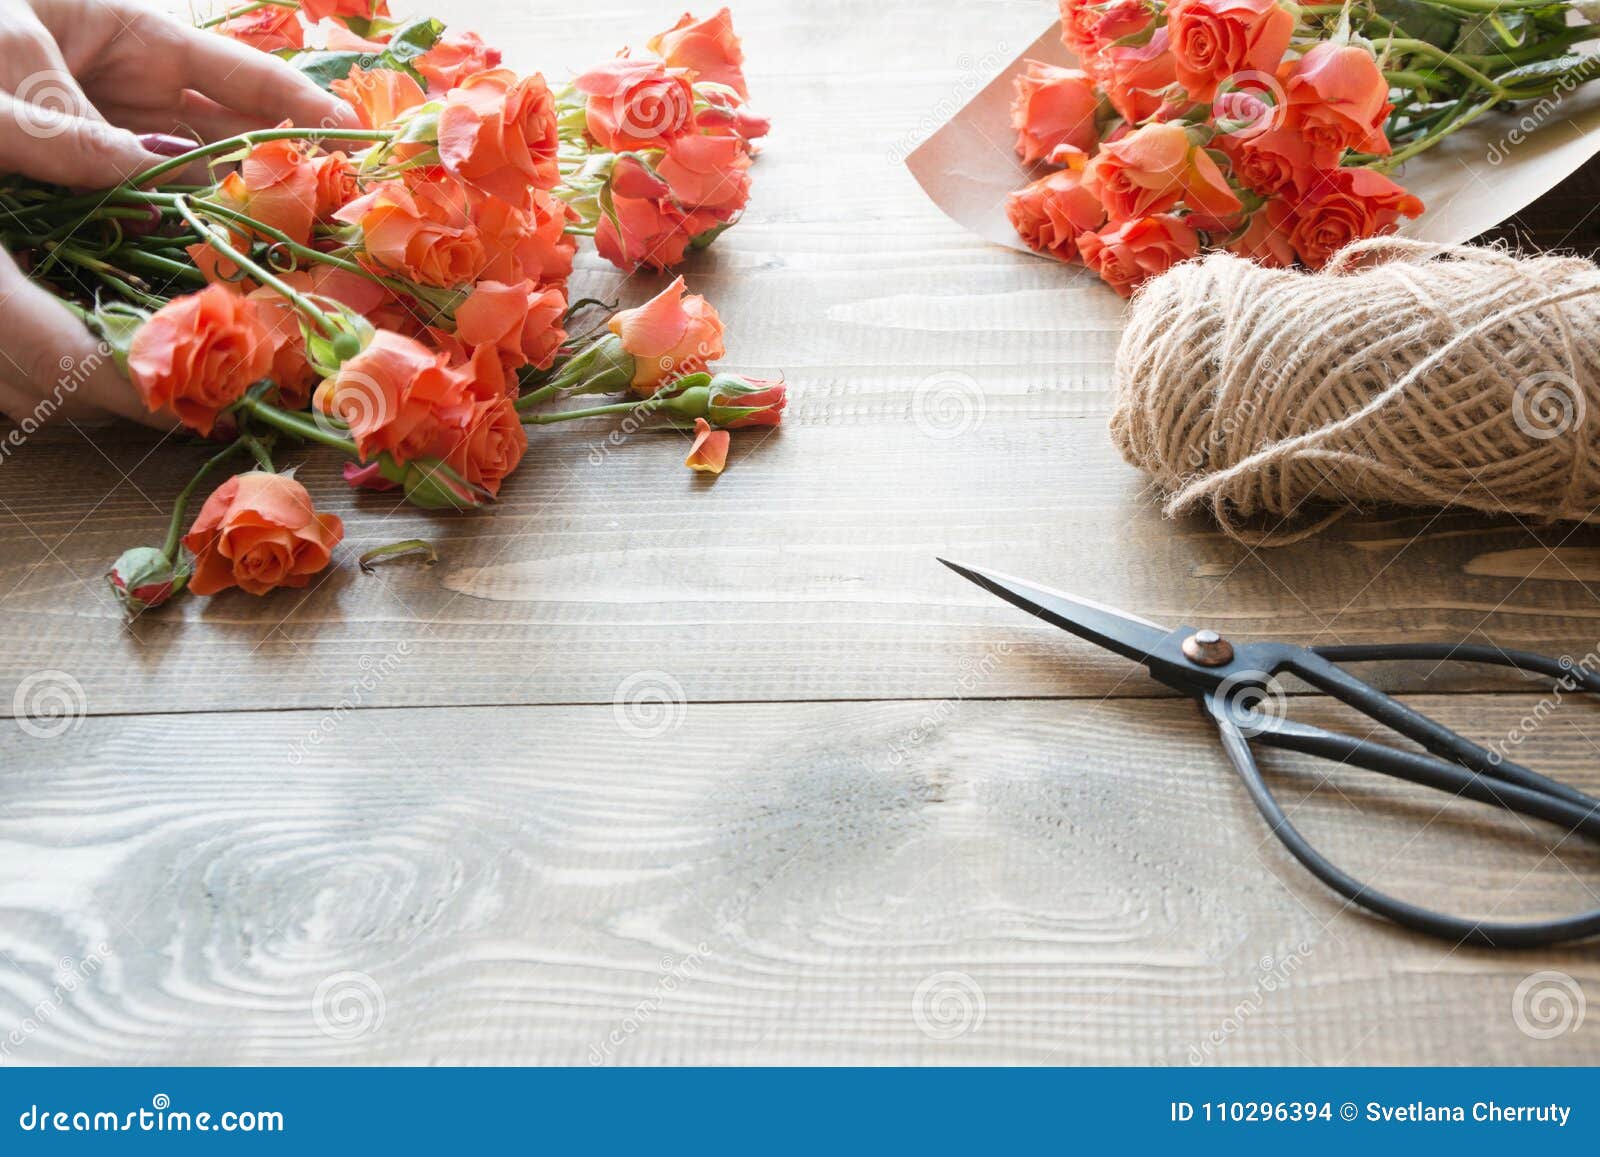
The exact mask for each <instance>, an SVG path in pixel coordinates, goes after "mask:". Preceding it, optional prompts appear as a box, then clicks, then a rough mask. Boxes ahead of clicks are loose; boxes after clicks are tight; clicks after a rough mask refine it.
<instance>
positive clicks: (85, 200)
mask: <svg viewBox="0 0 1600 1157" xmlns="http://www.w3.org/2000/svg"><path fill="white" fill-rule="evenodd" d="M393 137H394V130H393V129H324V128H293V127H290V128H281V129H254V130H252V131H251V132H248V133H239V134H238V135H236V136H231V137H226V138H224V139H223V140H220V141H212V142H211V143H210V144H205V145H201V146H200V147H199V148H195V149H190V150H189V151H188V152H187V153H182V154H180V155H179V156H176V157H169V158H168V159H167V160H165V161H162V162H161V163H160V164H159V165H152V166H151V167H150V168H148V169H146V170H145V171H144V172H142V173H139V174H138V175H137V176H134V177H131V178H129V179H128V180H126V181H124V182H123V183H122V184H120V185H117V186H114V187H113V188H110V189H102V190H99V191H97V192H93V193H82V194H80V195H78V196H76V197H67V198H65V199H60V198H55V199H47V200H43V201H38V202H35V203H34V204H31V205H26V206H23V207H21V208H19V209H17V210H15V211H14V212H13V216H22V215H32V214H35V213H44V214H46V215H51V214H55V213H62V212H73V211H75V210H79V209H89V210H95V209H99V208H100V207H102V206H104V205H108V204H135V205H171V204H172V203H173V199H174V198H175V197H178V196H181V195H182V194H184V193H190V192H200V191H203V189H205V188H206V186H197V185H173V186H171V187H170V188H169V189H168V190H167V191H165V192H159V193H158V192H152V191H149V190H146V189H144V188H141V186H143V185H148V184H150V183H151V182H152V181H154V180H155V179H156V178H157V177H162V176H165V175H166V174H168V173H170V172H172V171H174V170H175V169H181V168H183V167H184V166H185V165H189V164H192V163H194V162H195V161H199V160H204V159H205V158H206V157H215V156H220V155H222V154H223V153H228V152H232V151H233V150H235V149H239V148H249V147H250V146H251V145H259V144H263V143H264V142H266V141H297V140H309V141H387V140H392V139H393Z"/></svg>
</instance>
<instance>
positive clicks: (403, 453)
mask: <svg viewBox="0 0 1600 1157" xmlns="http://www.w3.org/2000/svg"><path fill="white" fill-rule="evenodd" d="M463 386H464V383H463V381H462V379H461V377H460V375H458V374H455V373H453V372H452V371H451V369H450V367H449V366H448V365H446V364H445V359H444V357H443V355H441V354H439V353H436V352H435V351H433V350H430V349H428V348H427V347H426V346H424V345H422V344H421V343H420V342H417V341H414V340H412V339H411V338H408V337H403V336H401V335H400V334H397V333H391V332H389V331H388V330H379V331H378V332H377V333H376V334H375V335H374V336H373V338H372V340H371V342H369V343H368V345H367V348H366V349H364V350H362V351H361V352H360V353H359V354H357V355H356V356H355V357H353V358H347V359H345V361H344V363H343V364H342V365H341V366H340V367H339V372H338V373H337V374H335V375H334V376H333V377H331V378H329V379H328V380H327V381H325V382H323V383H322V385H321V386H319V387H317V393H316V397H315V399H314V401H313V404H314V405H315V406H316V407H317V408H318V409H320V410H321V411H322V412H323V413H325V414H330V415H332V416H333V417H336V418H338V419H339V420H340V421H342V422H344V423H345V424H346V425H347V426H349V427H350V435H351V437H352V438H353V439H354V440H355V444H356V452H357V453H359V454H360V455H361V458H362V460H363V461H370V460H371V459H373V458H376V457H377V456H378V455H379V454H382V453H385V452H387V453H388V454H390V455H391V456H392V457H394V458H395V459H396V460H397V461H399V462H406V461H409V460H410V459H412V458H420V457H423V456H424V455H427V454H431V453H433V452H434V450H435V448H436V447H437V446H438V444H439V441H440V437H441V433H442V432H443V431H444V430H447V429H449V428H455V429H463V428H465V426H466V423H467V420H468V418H469V416H470V414H471V412H472V406H473V399H472V398H471V397H469V396H468V395H467V392H466V390H465V389H464V388H463Z"/></svg>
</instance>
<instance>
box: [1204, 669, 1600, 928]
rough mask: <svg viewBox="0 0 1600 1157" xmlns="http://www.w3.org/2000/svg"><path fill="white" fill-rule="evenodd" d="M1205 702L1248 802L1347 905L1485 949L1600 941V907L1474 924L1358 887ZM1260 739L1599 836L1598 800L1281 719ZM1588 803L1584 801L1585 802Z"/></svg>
mask: <svg viewBox="0 0 1600 1157" xmlns="http://www.w3.org/2000/svg"><path fill="white" fill-rule="evenodd" d="M1203 703H1205V707H1206V711H1208V712H1210V714H1211V719H1213V720H1214V722H1216V727H1218V733H1219V735H1221V738H1222V751H1226V752H1227V757H1229V760H1230V762H1232V763H1234V770H1235V771H1238V778H1240V779H1242V781H1243V783H1245V791H1246V792H1250V799H1251V800H1253V802H1254V805H1256V808H1258V810H1259V811H1261V815H1262V818H1264V819H1266V821H1267V824H1269V826H1270V829H1272V834H1274V835H1277V837H1278V840H1282V842H1283V847H1285V848H1288V850H1290V853H1291V855H1293V856H1294V858H1296V859H1298V861H1301V864H1304V866H1306V869H1307V871H1310V874H1312V875H1315V877H1317V879H1318V880H1322V882H1323V883H1326V885H1328V887H1330V888H1333V890H1334V891H1338V893H1339V895H1341V896H1344V898H1346V899H1349V901H1350V903H1352V904H1358V906H1360V907H1365V909H1368V911H1370V912H1376V914H1378V915H1382V917H1387V919H1389V920H1394V922H1395V923H1398V925H1403V927H1406V928H1413V930H1416V931H1421V933H1427V935H1429V936H1438V938H1442V939H1450V941H1456V943H1470V944H1483V946H1488V947H1538V946H1544V944H1560V943H1565V941H1571V939H1584V938H1587V936H1595V935H1600V909H1594V911H1589V912H1581V914H1578V915H1570V917H1562V919H1557V920H1528V922H1498V920H1472V919H1467V917H1459V915H1450V914H1446V912H1434V911H1430V909H1426V907H1419V906H1418V904H1411V903H1408V901H1403V899H1398V898H1395V896H1390V895H1389V893H1384V891H1378V890H1376V888H1373V887H1370V885H1366V883H1363V882H1360V880H1357V879H1355V877H1354V875H1350V874H1349V872H1346V871H1342V869H1339V867H1336V866H1334V864H1333V863H1331V861H1330V859H1328V858H1326V856H1323V855H1322V853H1320V851H1317V848H1314V847H1312V845H1310V842H1309V840H1307V839H1306V837H1304V835H1302V834H1301V832H1299V829H1298V827H1294V824H1293V823H1290V818H1288V816H1286V815H1285V813H1283V808H1282V807H1280V805H1278V800H1277V797H1275V795H1274V794H1272V789H1270V787H1267V783H1266V779H1262V776H1261V768H1259V767H1258V765H1256V757H1254V752H1251V749H1250V739H1246V738H1245V735H1243V733H1242V731H1240V728H1238V723H1237V722H1235V717H1234V712H1232V707H1230V704H1227V703H1224V701H1222V699H1219V698H1218V695H1216V693H1211V695H1206V696H1205V701H1203ZM1256 738H1258V739H1259V741H1261V743H1264V744H1267V746H1274V747H1285V749H1290V751H1302V752H1309V754H1314V755H1323V757H1328V759H1336V760H1341V762H1347V763H1354V765H1355V767H1365V768H1370V770H1373V771H1384V773H1387V775H1394V776H1397V778H1402V779H1408V781H1411V783H1419V784H1427V786H1430V787H1438V789H1442V791H1450V792H1456V794H1461V795H1466V797H1469V799H1475V800H1480V802H1483V803H1496V805H1499V807H1504V808H1510V810H1514V811H1520V813H1523V815H1530V816H1536V818H1539V819H1550V821H1554V823H1565V824H1570V826H1571V827H1574V829H1582V831H1586V832H1587V834H1590V835H1600V800H1589V807H1584V805H1582V803H1576V802H1573V800H1566V799H1558V797H1554V795H1549V794H1544V792H1538V791H1531V789H1526V787H1520V786H1517V784H1510V783H1504V781H1496V779H1494V778H1491V776H1485V775H1480V773H1477V771H1472V770H1467V768H1462V767H1458V765H1454V763H1450V762H1446V760H1442V759H1434V757H1432V755H1422V754H1419V752H1406V751H1400V749H1397V747H1386V746H1384V744H1378V743H1370V741H1363V739H1355V738H1352V736H1347V735H1338V733H1336V731H1323V730H1322V728H1315V727H1306V725H1301V723H1291V722H1282V720H1280V722H1275V723H1274V725H1272V727H1269V728H1266V730H1262V731H1261V733H1259V735H1258V736H1256ZM1584 799H1586V800H1587V797H1584Z"/></svg>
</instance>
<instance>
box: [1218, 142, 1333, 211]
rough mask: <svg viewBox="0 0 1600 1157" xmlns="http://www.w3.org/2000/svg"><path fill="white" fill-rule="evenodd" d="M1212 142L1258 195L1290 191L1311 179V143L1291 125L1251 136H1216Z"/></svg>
mask: <svg viewBox="0 0 1600 1157" xmlns="http://www.w3.org/2000/svg"><path fill="white" fill-rule="evenodd" d="M1216 145H1217V147H1219V148H1220V149H1221V150H1222V151H1223V152H1224V153H1226V154H1227V155H1228V159H1229V160H1230V161H1232V162H1233V172H1234V175H1235V176H1237V177H1238V178H1239V180H1240V182H1242V183H1243V184H1244V185H1245V186H1246V187H1247V188H1250V189H1253V190H1254V191H1255V192H1257V193H1260V194H1261V195H1262V196H1266V197H1271V196H1275V195H1276V194H1279V193H1284V192H1293V191H1297V190H1300V189H1303V188H1305V186H1306V185H1307V184H1308V183H1309V182H1311V181H1312V180H1314V179H1315V170H1314V168H1313V166H1312V163H1311V146H1310V145H1308V144H1307V143H1306V140H1305V138H1304V137H1302V136H1301V135H1300V134H1299V133H1297V132H1295V131H1294V130H1292V129H1272V130H1270V131H1268V132H1264V133H1261V134H1259V135H1257V136H1252V137H1243V136H1239V137H1232V136H1218V137H1217V138H1216Z"/></svg>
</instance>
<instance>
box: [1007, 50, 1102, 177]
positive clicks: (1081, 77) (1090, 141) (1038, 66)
mask: <svg viewBox="0 0 1600 1157" xmlns="http://www.w3.org/2000/svg"><path fill="white" fill-rule="evenodd" d="M1015 89H1016V93H1015V95H1014V96H1013V98H1012V100H1011V127H1012V128H1013V129H1015V130H1016V131H1017V153H1018V154H1019V155H1020V156H1021V157H1022V161H1023V163H1024V164H1027V165H1031V164H1034V163H1036V162H1038V161H1042V160H1044V159H1045V158H1046V157H1047V156H1049V155H1050V153H1051V152H1052V150H1054V149H1055V147H1056V146H1057V145H1071V146H1072V147H1073V148H1076V149H1081V150H1083V151H1084V152H1086V153H1087V152H1089V151H1091V150H1092V149H1093V148H1094V146H1095V144H1096V143H1097V142H1098V141H1099V139H1100V134H1099V132H1098V131H1097V130H1096V128H1095V112H1096V111H1097V110H1098V109H1099V107H1100V95H1099V93H1097V92H1096V91H1095V86H1094V81H1093V80H1092V79H1091V78H1090V76H1089V74H1088V73H1086V72H1083V71H1082V70H1080V69H1076V68H1057V67H1056V66H1055V65H1053V64H1045V63H1044V62H1043V61H1038V60H1030V61H1028V62H1027V63H1026V65H1025V67H1024V68H1023V71H1022V72H1020V73H1018V74H1017V77H1016V81H1015Z"/></svg>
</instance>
